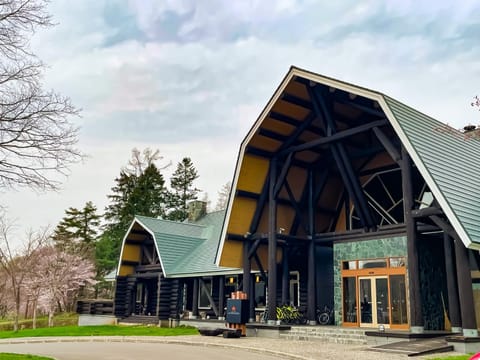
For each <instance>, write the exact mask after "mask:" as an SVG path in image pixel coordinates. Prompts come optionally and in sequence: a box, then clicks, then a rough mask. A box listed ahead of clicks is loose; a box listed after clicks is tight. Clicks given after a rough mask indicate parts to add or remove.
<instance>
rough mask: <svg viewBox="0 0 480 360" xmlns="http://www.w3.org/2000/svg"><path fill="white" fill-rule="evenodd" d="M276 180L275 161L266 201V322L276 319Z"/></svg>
mask: <svg viewBox="0 0 480 360" xmlns="http://www.w3.org/2000/svg"><path fill="white" fill-rule="evenodd" d="M276 178H277V160H276V159H272V161H271V163H270V187H269V199H268V303H267V311H268V322H269V323H270V324H273V323H274V322H275V320H276V319H277V311H276V307H277V199H276V198H275V181H276Z"/></svg>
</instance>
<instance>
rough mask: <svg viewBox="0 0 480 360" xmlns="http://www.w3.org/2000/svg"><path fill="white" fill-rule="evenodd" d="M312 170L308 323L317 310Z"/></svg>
mask: <svg viewBox="0 0 480 360" xmlns="http://www.w3.org/2000/svg"><path fill="white" fill-rule="evenodd" d="M313 177H314V176H313V171H312V170H310V171H309V172H308V229H309V233H310V234H309V236H308V237H309V239H310V242H309V243H308V283H307V288H308V303H307V318H308V323H309V324H310V325H316V324H317V321H316V319H315V315H316V310H317V296H316V295H317V291H316V286H315V204H314V196H315V195H314V187H313V182H314V178H313Z"/></svg>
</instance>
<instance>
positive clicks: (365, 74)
mask: <svg viewBox="0 0 480 360" xmlns="http://www.w3.org/2000/svg"><path fill="white" fill-rule="evenodd" d="M48 9H49V11H50V13H51V14H52V16H53V18H54V21H55V22H56V23H57V24H58V25H57V26H56V27H54V28H51V29H48V30H40V31H39V32H38V33H37V34H36V36H35V38H34V39H33V40H32V48H33V49H34V51H35V52H36V54H37V55H38V56H39V57H40V58H41V59H42V60H43V61H44V62H45V63H46V64H48V68H47V71H46V73H45V77H44V80H45V84H46V87H47V88H54V89H55V90H57V91H59V92H61V93H62V94H64V95H67V96H70V97H71V99H72V101H73V102H74V103H75V104H76V105H77V106H78V107H80V108H82V109H83V111H82V117H81V118H79V119H74V121H75V122H76V123H78V125H79V126H80V127H81V131H80V142H79V148H80V149H81V150H82V151H83V152H85V153H86V154H87V155H88V156H89V157H88V158H87V160H86V161H85V162H84V163H82V164H78V165H76V166H74V167H73V168H72V169H71V170H72V172H71V175H70V176H69V178H68V179H66V180H65V184H64V189H63V190H62V191H61V192H59V193H49V194H36V193H34V192H32V191H29V190H24V189H21V190H19V191H17V192H8V193H4V194H1V195H0V196H2V197H3V199H2V201H3V204H5V205H6V206H7V207H8V212H9V213H10V217H12V218H15V219H17V222H18V223H19V224H21V227H29V226H32V227H34V228H35V227H38V226H40V225H42V224H43V225H46V224H50V225H51V226H55V225H56V224H57V222H58V221H59V220H60V219H61V217H62V216H63V214H64V210H65V209H66V208H68V207H70V206H74V207H82V206H83V205H84V203H85V202H86V201H89V200H91V201H93V202H94V203H95V204H96V205H97V206H98V207H99V209H100V210H103V208H104V206H105V205H106V203H107V198H106V195H107V194H109V193H110V188H111V187H112V186H113V184H114V183H113V181H114V178H115V177H116V176H117V175H118V173H119V171H120V168H121V167H122V166H123V165H125V164H126V162H127V160H128V159H129V157H130V152H131V149H132V148H133V147H137V148H140V149H143V148H145V147H151V148H158V149H160V151H161V153H162V154H163V156H164V158H165V162H167V161H172V162H173V163H174V164H175V163H176V162H178V161H179V160H180V159H181V158H182V157H184V156H189V157H191V158H192V160H193V163H194V164H195V166H196V167H197V169H198V171H199V174H200V179H199V180H198V183H197V187H199V188H201V189H202V190H204V191H206V192H208V196H209V198H210V199H211V200H212V202H213V203H215V200H216V196H217V191H218V190H219V189H220V188H221V186H222V184H224V183H226V182H227V181H228V180H230V179H231V178H232V176H233V169H234V165H235V161H236V155H237V151H238V148H239V145H240V141H241V140H242V138H243V137H244V136H245V135H246V132H247V130H248V129H249V128H250V126H251V125H252V124H253V122H254V121H255V119H256V117H257V116H258V114H259V113H260V111H261V109H262V108H263V106H264V105H265V104H266V102H267V101H268V99H269V97H270V96H271V95H272V93H273V92H274V90H275V88H276V87H277V85H278V84H279V82H280V81H281V79H282V77H283V76H284V75H285V74H286V72H287V71H288V69H289V67H290V66H291V65H295V66H298V67H302V68H305V69H307V70H311V71H314V72H318V73H321V74H323V75H327V76H330V77H334V78H339V79H341V80H344V81H348V82H351V83H354V84H357V85H361V86H364V87H367V88H371V89H374V90H378V91H381V92H384V93H386V94H388V95H390V96H392V97H394V98H396V99H398V100H400V101H403V102H405V103H406V104H408V105H410V106H413V107H415V108H417V109H418V110H420V111H422V112H424V113H426V114H428V115H431V116H433V117H435V118H437V119H439V120H440V121H443V122H445V123H448V124H450V125H451V126H453V127H456V128H460V127H462V126H463V125H464V124H468V123H472V124H478V123H480V113H479V112H478V111H475V110H474V109H473V108H471V107H470V101H471V100H472V98H473V96H474V95H477V94H479V93H480V88H479V86H478V80H479V78H480V61H479V59H480V43H479V41H478V39H479V38H480V3H478V1H470V0H466V1H462V2H454V1H422V2H419V1H362V2H358V1H341V0H339V1H313V0H305V1H296V0H279V1H261V0H258V1H222V0H214V1H208V0H205V1H183V0H162V1H154V0H137V1H117V0H94V1H91V0H83V1H67V0H53V1H52V2H51V3H50V5H49V8H48ZM173 168H174V166H172V167H171V171H173ZM168 172H169V170H167V171H166V175H167V177H168Z"/></svg>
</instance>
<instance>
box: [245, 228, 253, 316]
mask: <svg viewBox="0 0 480 360" xmlns="http://www.w3.org/2000/svg"><path fill="white" fill-rule="evenodd" d="M249 252H250V239H248V238H247V237H245V240H244V241H243V281H242V290H243V292H244V293H246V294H247V299H248V303H249V308H250V303H252V302H253V301H254V300H255V299H253V297H252V294H251V291H252V289H251V286H250V282H251V277H250V272H251V270H252V269H251V268H252V261H251V260H250V258H249V257H248V253H249ZM250 321H253V319H252V318H250Z"/></svg>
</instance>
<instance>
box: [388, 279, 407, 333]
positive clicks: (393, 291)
mask: <svg viewBox="0 0 480 360" xmlns="http://www.w3.org/2000/svg"><path fill="white" fill-rule="evenodd" d="M390 302H391V307H392V324H407V323H408V319H407V295H406V291H405V275H391V276H390Z"/></svg>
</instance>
